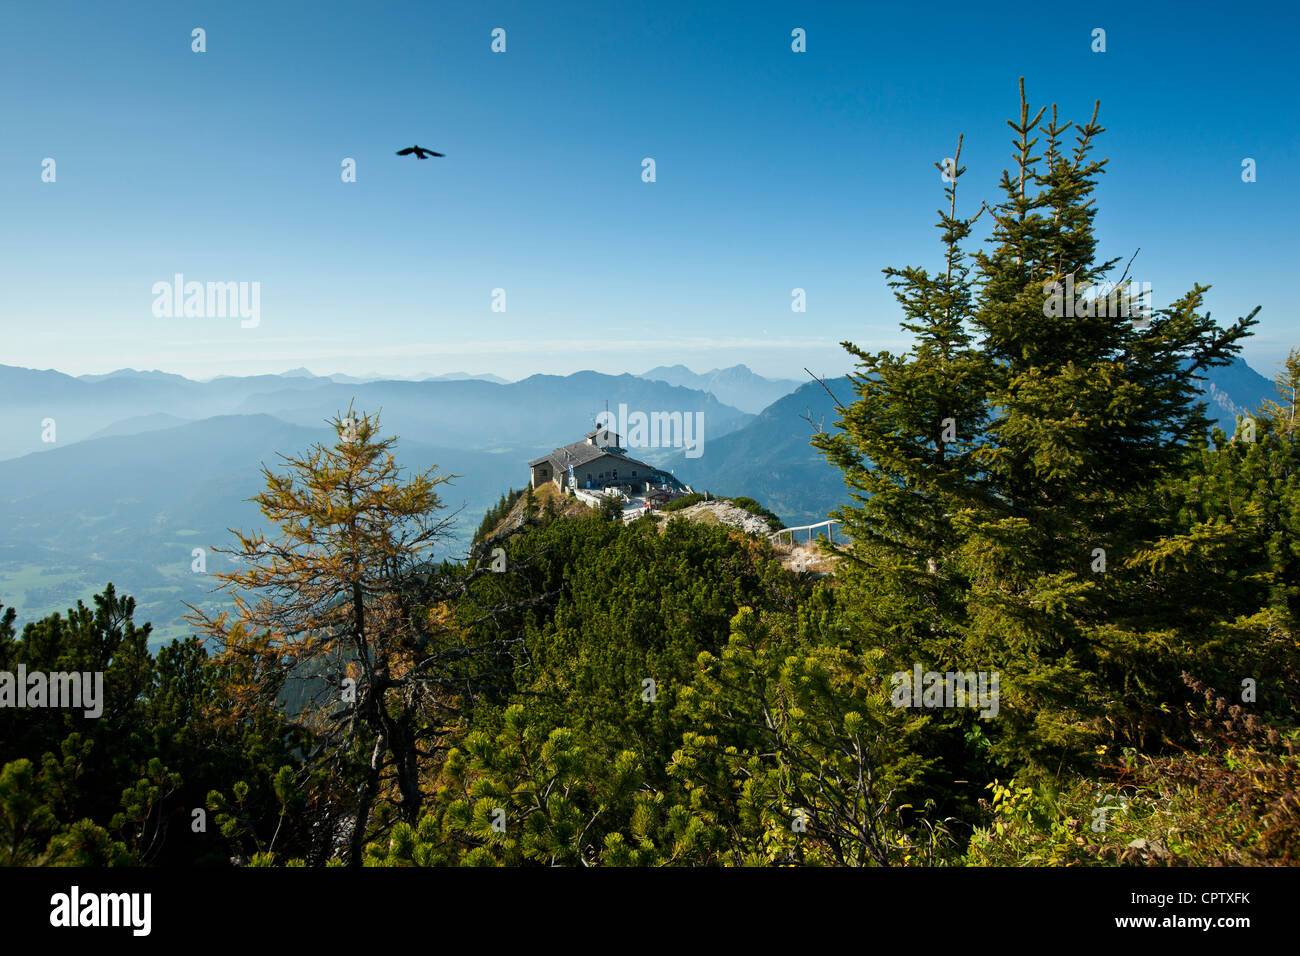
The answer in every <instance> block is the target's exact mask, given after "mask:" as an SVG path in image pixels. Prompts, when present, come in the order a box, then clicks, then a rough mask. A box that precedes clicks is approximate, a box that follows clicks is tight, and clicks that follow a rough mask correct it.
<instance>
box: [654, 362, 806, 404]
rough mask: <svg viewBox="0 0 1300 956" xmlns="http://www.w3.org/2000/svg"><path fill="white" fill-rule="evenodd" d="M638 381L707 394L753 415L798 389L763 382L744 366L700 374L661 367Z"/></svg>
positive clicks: (790, 384) (682, 367)
mask: <svg viewBox="0 0 1300 956" xmlns="http://www.w3.org/2000/svg"><path fill="white" fill-rule="evenodd" d="M640 377H641V378H645V379H650V380H651V381H658V382H666V383H668V384H669V385H680V386H682V387H684V388H694V389H698V390H699V391H701V392H709V393H711V394H713V395H716V396H717V398H718V400H719V401H720V402H724V403H726V404H727V405H732V406H734V407H736V408H739V409H740V410H741V411H744V412H750V413H753V414H757V413H758V412H761V411H762V410H763V409H765V408H767V406H769V405H771V404H772V403H773V402H775V401H776V400H777V399H779V398H780V397H781V396H783V395H788V394H790V393H791V392H793V391H794V390H795V389H796V388H798V387H799V382H797V381H794V380H792V379H784V378H783V379H772V378H764V377H763V376H762V375H757V374H755V373H754V372H753V371H751V370H750V368H749V366H747V365H733V366H731V367H730V368H715V369H710V370H709V371H707V372H703V373H697V372H692V371H691V370H690V369H689V368H687V367H686V366H685V365H660V366H658V367H656V368H652V369H650V371H648V372H643V373H641V376H640Z"/></svg>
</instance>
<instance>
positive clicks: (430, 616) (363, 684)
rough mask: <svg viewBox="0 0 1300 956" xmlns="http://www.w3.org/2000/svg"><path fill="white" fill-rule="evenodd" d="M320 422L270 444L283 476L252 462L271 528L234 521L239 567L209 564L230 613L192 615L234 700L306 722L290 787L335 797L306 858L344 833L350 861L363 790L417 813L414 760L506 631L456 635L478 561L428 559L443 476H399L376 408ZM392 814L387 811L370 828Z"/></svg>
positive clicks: (358, 840)
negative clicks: (466, 564)
mask: <svg viewBox="0 0 1300 956" xmlns="http://www.w3.org/2000/svg"><path fill="white" fill-rule="evenodd" d="M331 424H332V425H333V427H334V429H335V432H336V434H337V436H338V440H337V442H336V443H335V444H334V445H333V446H332V447H326V446H324V445H316V446H313V448H312V449H310V450H309V452H308V453H307V454H305V455H302V456H283V457H284V461H285V463H286V464H287V465H288V466H289V472H288V473H287V474H283V475H279V474H274V473H272V472H271V471H270V469H267V468H266V467H265V466H264V467H263V471H264V474H265V478H266V483H267V488H266V490H265V491H264V492H262V493H261V494H260V495H258V496H256V497H255V498H254V499H253V500H254V501H256V502H257V503H258V504H259V505H260V506H261V509H262V511H263V513H264V514H265V515H266V516H267V518H268V519H269V520H270V521H272V522H273V523H274V524H275V525H277V526H278V528H279V532H280V535H279V537H278V538H277V539H275V540H273V541H271V540H267V539H266V538H265V537H264V536H263V535H261V534H255V535H246V534H243V533H240V532H236V535H237V537H238V540H239V547H238V548H237V549H236V552H235V553H236V556H237V557H238V558H239V560H240V561H241V562H244V563H245V564H246V565H247V567H246V568H245V569H243V570H240V571H236V572H234V573H230V574H222V575H219V578H220V579H221V581H222V587H223V588H225V589H227V590H229V591H231V592H232V594H233V597H234V602H235V608H236V610H235V614H234V616H233V620H232V619H231V615H229V614H227V613H225V612H223V613H221V614H220V615H218V616H217V617H215V618H213V617H209V616H207V615H205V614H203V613H202V612H199V611H195V613H194V614H193V615H191V620H193V621H194V622H195V624H196V626H197V627H198V628H200V629H201V631H202V632H203V633H204V634H205V635H206V636H207V637H208V638H210V639H212V640H213V641H214V642H215V644H216V646H217V647H218V648H219V649H220V651H221V660H222V662H223V663H224V664H225V665H226V666H228V667H230V668H232V671H231V673H233V674H243V675H244V683H243V684H242V685H235V693H236V695H237V699H236V701H235V705H236V707H238V708H244V709H246V710H247V711H248V712H249V713H258V712H261V711H262V710H264V709H266V708H269V707H274V706H276V705H277V702H279V701H286V700H287V701H288V702H289V704H290V705H291V706H292V707H293V708H295V709H296V711H297V720H298V723H299V724H301V725H302V726H304V727H305V728H306V729H308V730H309V731H310V732H311V734H312V738H313V741H314V742H313V746H312V748H311V750H310V753H309V760H308V763H309V766H308V768H307V770H306V772H305V773H304V774H303V780H302V784H303V785H304V786H308V787H310V788H316V792H314V793H313V794H312V795H311V796H312V797H313V801H312V802H314V803H316V804H318V805H319V804H325V805H329V806H332V807H334V809H333V811H331V813H330V814H329V815H328V816H327V817H326V818H325V820H324V824H325V825H323V826H321V827H320V828H319V829H320V834H319V837H320V840H319V842H318V846H317V850H316V854H317V855H316V856H315V857H314V858H313V860H312V861H311V862H323V861H324V859H325V856H322V855H321V854H326V855H328V854H330V853H332V842H333V840H334V837H333V836H332V835H331V834H334V833H339V832H345V833H346V834H347V836H348V839H349V841H350V846H351V849H350V862H351V864H352V865H354V866H359V865H360V864H361V862H362V856H363V850H364V847H365V843H366V840H367V839H369V838H370V837H371V836H372V834H371V833H370V831H369V828H370V822H371V814H372V810H373V809H374V808H375V807H376V803H377V801H380V800H384V801H385V802H388V801H389V799H390V798H391V802H392V803H393V804H395V813H396V816H397V817H398V818H400V819H403V820H405V821H406V822H408V823H415V822H416V821H417V820H418V816H419V812H420V807H421V804H422V802H423V791H422V782H421V774H422V770H421V759H422V758H423V757H425V756H427V755H428V754H429V753H430V752H431V750H433V749H436V747H437V745H438V741H439V740H440V739H441V737H442V736H443V735H444V734H445V732H446V730H447V728H448V727H450V726H454V725H455V724H456V722H457V721H458V719H459V717H458V714H459V707H461V706H462V705H463V704H464V702H465V701H466V700H467V699H468V698H469V697H472V695H473V694H474V693H475V691H476V689H477V688H478V686H479V684H480V681H479V680H478V679H477V676H476V674H477V671H476V665H477V663H478V662H479V661H480V660H483V659H485V658H486V659H492V658H494V656H495V655H498V654H508V651H509V647H508V645H513V644H515V643H517V639H514V638H513V637H511V638H505V639H503V640H501V641H496V642H491V641H485V642H481V643H480V644H479V645H478V646H476V647H473V648H470V647H468V646H465V644H464V642H463V641H462V640H461V637H462V632H461V628H460V627H459V625H457V624H456V623H454V622H453V621H452V620H451V615H450V613H449V611H448V610H447V608H446V601H447V600H448V599H449V598H450V596H452V595H454V594H455V593H458V591H459V590H460V589H463V587H464V584H465V582H466V581H468V580H470V579H471V578H472V577H474V576H477V575H478V574H481V573H484V571H485V569H484V568H483V567H477V568H475V569H474V570H472V571H471V572H470V573H469V574H468V575H458V574H456V573H454V572H452V571H450V570H449V569H448V568H447V567H446V566H445V565H444V566H439V565H437V564H435V563H434V562H433V561H432V560H431V555H430V549H431V548H432V547H433V546H434V545H435V544H436V543H437V542H439V541H440V540H443V539H445V538H446V537H447V535H448V527H449V519H448V518H447V517H445V516H441V515H439V512H440V510H441V509H442V501H441V499H440V497H439V495H438V492H437V489H438V487H439V486H440V485H442V484H444V483H446V482H447V481H449V480H450V479H451V478H452V477H453V476H450V475H445V474H438V473H437V471H436V466H435V467H434V468H430V469H429V470H428V471H426V472H423V473H420V474H416V475H411V476H404V475H403V474H402V470H401V468H400V467H399V466H398V464H397V461H396V458H395V456H394V454H393V452H392V446H393V444H394V442H395V441H396V439H395V438H393V437H388V438H384V439H381V438H380V437H379V423H378V419H377V418H376V417H373V416H369V415H357V414H354V413H353V412H352V410H351V409H349V410H348V413H347V415H346V417H344V416H336V417H335V418H334V419H333V420H332V421H331ZM480 557H481V555H480ZM480 564H481V562H480ZM489 669H491V668H490V667H489ZM349 791H350V794H349ZM391 822H392V818H391V815H390V814H389V813H388V811H385V814H384V815H383V817H382V818H381V825H391Z"/></svg>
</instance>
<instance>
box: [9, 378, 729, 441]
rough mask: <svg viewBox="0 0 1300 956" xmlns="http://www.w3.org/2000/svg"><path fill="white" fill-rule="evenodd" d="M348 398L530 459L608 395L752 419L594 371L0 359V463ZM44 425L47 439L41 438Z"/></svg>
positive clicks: (410, 430)
mask: <svg viewBox="0 0 1300 956" xmlns="http://www.w3.org/2000/svg"><path fill="white" fill-rule="evenodd" d="M354 400H355V407H356V408H357V409H359V410H365V411H370V412H375V411H381V410H382V415H383V419H382V421H383V425H384V428H385V430H386V431H387V432H388V433H389V434H393V433H396V434H398V435H401V436H403V437H410V438H413V439H415V440H418V441H429V442H436V443H437V444H439V445H442V446H450V447H463V448H468V449H483V450H486V449H499V450H505V449H519V450H522V451H523V452H531V455H530V456H529V457H533V456H536V455H538V454H541V453H542V452H544V451H550V450H551V449H552V448H555V447H556V446H558V445H562V444H565V443H567V442H570V441H573V440H574V439H575V438H577V437H581V435H582V433H583V432H585V431H587V430H588V429H590V428H591V427H592V424H593V422H594V419H595V416H596V414H597V413H598V412H599V411H600V410H601V409H602V408H604V407H605V404H606V403H608V405H609V407H610V408H617V407H618V405H619V404H620V403H626V404H627V405H628V407H629V408H633V409H642V410H645V411H651V410H664V411H681V412H692V413H693V412H703V413H704V416H705V423H706V427H707V434H708V435H713V436H716V435H723V434H726V433H727V432H728V431H732V430H734V429H735V428H738V427H739V426H740V425H742V424H744V423H745V422H746V421H748V420H749V419H750V418H751V417H752V416H751V415H747V414H746V413H744V412H741V411H740V410H738V409H736V408H733V407H731V406H729V405H726V404H724V403H722V402H721V401H719V400H718V399H717V398H716V397H714V396H712V395H707V394H705V393H703V392H700V391H697V390H694V389H690V388H683V387H678V386H673V385H668V384H666V383H664V382H660V381H651V380H648V379H644V378H640V377H638V376H635V375H626V374H624V375H602V374H600V373H598V372H577V373H574V374H573V375H567V376H557V375H533V376H531V377H529V378H526V379H523V380H522V381H518V382H508V383H504V384H502V383H498V382H490V381H484V380H482V379H474V378H468V377H466V378H448V379H443V380H435V381H423V382H409V381H391V380H381V381H375V382H358V383H341V382H335V381H333V380H332V379H329V378H324V377H316V376H310V375H300V374H292V375H252V376H246V377H218V378H214V379H212V380H211V381H207V382H197V381H193V380H191V379H187V378H183V377H181V376H179V375H169V374H167V373H161V372H137V371H133V370H122V371H121V372H115V373H110V374H108V375H104V376H90V377H83V378H76V377H73V376H71V375H64V374H63V373H61V372H55V371H37V370H34V369H25V368H18V367H14V366H8V365H0V410H3V412H4V414H3V415H0V460H2V459H5V458H13V457H17V456H19V455H25V454H28V453H31V452H37V451H40V452H46V451H49V450H50V449H52V448H54V447H57V446H59V445H63V444H68V443H71V442H74V441H81V440H83V439H87V438H90V437H91V436H94V435H96V434H98V433H100V432H102V431H103V430H105V429H112V431H111V432H110V433H112V434H123V433H126V432H127V431H128V430H129V429H130V428H133V427H137V426H141V427H145V428H147V427H149V426H148V422H149V420H150V418H149V417H150V416H154V415H158V414H160V413H161V414H166V415H170V416H174V417H176V418H179V419H191V420H196V419H202V418H208V417H211V416H213V415H231V414H241V415H255V414H269V415H275V416H277V417H279V418H281V419H283V420H284V421H287V422H291V423H294V424H298V425H304V426H308V427H313V428H314V427H318V426H320V425H321V424H323V422H324V421H325V420H326V419H328V418H330V417H331V416H333V415H335V414H337V413H339V412H342V411H344V410H346V409H347V407H348V405H349V403H351V402H353V401H354ZM49 423H52V425H51V424H49ZM51 428H52V430H53V431H52V434H53V437H54V441H52V442H51V441H45V440H44V439H45V438H46V437H48V436H49V435H50V433H51ZM524 460H527V459H524Z"/></svg>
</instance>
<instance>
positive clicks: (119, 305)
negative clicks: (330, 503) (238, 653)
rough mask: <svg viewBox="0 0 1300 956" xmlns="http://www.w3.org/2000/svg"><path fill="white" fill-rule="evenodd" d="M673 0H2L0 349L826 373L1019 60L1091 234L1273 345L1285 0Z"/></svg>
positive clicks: (349, 365)
mask: <svg viewBox="0 0 1300 956" xmlns="http://www.w3.org/2000/svg"><path fill="white" fill-rule="evenodd" d="M702 6H704V5H701V4H697V3H689V2H687V3H673V2H664V0H656V2H650V3H640V2H619V3H616V4H609V3H590V4H566V3H547V4H538V3H535V2H530V3H473V4H459V5H454V6H453V5H446V4H436V5H435V4H403V3H382V4H357V3H348V4H334V3H311V4H308V3H292V4H291V3H236V2H223V3H210V4H186V3H176V2H169V3H130V4H124V3H123V4H106V3H103V2H94V3H42V4H21V5H20V4H7V5H5V6H4V7H3V8H0V121H2V124H3V132H2V133H0V221H3V223H4V228H3V229H0V280H3V282H2V285H0V289H2V290H3V291H2V292H0V322H2V323H3V325H2V329H3V335H2V336H0V363H4V364H11V365H25V366H31V367H38V368H50V367H52V368H57V369H60V370H62V371H67V372H70V373H73V374H81V373H84V372H104V371H108V370H111V369H114V368H118V367H122V366H132V367H137V368H162V369H165V370H167V371H173V372H179V373H181V374H185V375H190V376H192V377H205V376H209V375H214V374H219V373H227V374H251V373H255V372H267V371H282V370H284V369H287V368H291V367H296V366H306V367H308V368H310V369H311V370H312V371H314V372H317V373H328V372H347V373H351V374H366V373H374V372H379V373H385V374H393V375H400V376H405V375H415V374H417V373H424V372H431V373H441V372H449V371H456V370H465V371H470V372H480V371H492V372H496V373H498V374H501V375H505V376H507V377H510V378H516V377H522V376H524V375H527V374H530V373H532V372H550V373H559V374H563V373H568V372H571V371H575V370H578V369H583V368H593V369H597V370H600V371H607V372H622V371H632V372H640V371H644V370H645V369H647V368H650V367H651V366H655V365H659V364H674V363H678V362H681V363H683V364H686V365H689V366H691V367H692V368H695V369H697V370H704V369H707V368H712V367H715V366H720V365H732V364H735V363H737V362H744V363H746V364H748V365H750V366H751V367H752V368H754V369H755V370H756V371H758V372H760V373H762V374H766V375H770V376H780V377H789V378H803V377H804V374H803V371H802V369H803V367H804V366H808V367H809V368H811V369H812V370H813V371H816V372H824V373H828V374H833V373H837V372H840V371H843V370H845V369H846V368H847V367H848V363H847V360H846V357H845V355H844V353H843V351H842V350H841V349H840V348H839V346H838V344H837V343H838V342H839V341H841V340H843V339H845V338H848V339H852V340H853V341H856V342H857V343H859V344H860V345H863V346H866V347H870V348H886V347H889V348H896V347H899V346H900V345H901V344H902V343H903V340H902V339H901V338H900V333H899V331H898V328H897V322H898V311H897V308H896V307H895V304H894V301H893V299H892V297H891V296H890V294H889V290H888V288H887V286H886V285H885V280H884V277H883V276H882V275H881V274H880V270H881V269H882V268H884V267H886V266H890V265H894V266H903V265H908V264H915V265H925V266H933V265H935V264H936V263H937V262H938V253H939V246H938V243H937V238H936V236H937V233H936V231H935V230H934V229H933V228H932V226H933V223H934V221H935V218H936V217H935V210H936V209H937V208H938V206H939V204H940V202H941V201H942V194H941V190H942V187H943V184H942V183H941V182H940V179H939V175H938V173H937V171H936V170H935V169H934V168H933V166H932V164H933V163H934V162H936V161H938V160H940V159H942V158H943V157H945V156H950V155H952V151H953V147H954V145H955V142H956V138H957V134H958V133H964V134H965V148H964V151H963V161H964V163H965V165H966V166H967V168H968V171H967V174H966V176H965V177H964V178H963V180H962V190H963V191H962V194H961V196H960V199H961V200H962V202H961V205H962V206H964V207H965V209H966V211H967V212H969V211H972V210H973V209H975V208H977V207H978V202H979V200H980V199H990V200H992V199H995V198H996V197H997V194H996V192H995V187H996V183H997V180H998V177H999V175H1000V172H1001V170H1002V169H1003V168H1004V167H1005V166H1006V165H1007V163H1008V160H1009V154H1010V145H1009V144H1010V136H1011V133H1010V130H1008V129H1007V127H1006V125H1005V120H1006V119H1007V118H1008V117H1010V116H1012V115H1013V113H1014V111H1015V110H1016V108H1017V90H1016V84H1017V78H1018V77H1019V76H1021V75H1024V76H1025V77H1026V84H1027V88H1028V93H1029V96H1030V98H1031V101H1032V102H1033V103H1034V104H1036V105H1041V104H1044V103H1051V102H1056V103H1058V104H1059V106H1060V110H1061V115H1062V116H1063V117H1064V118H1068V119H1077V120H1080V121H1082V120H1085V119H1087V116H1088V114H1089V113H1090V111H1091V107H1092V102H1093V100H1094V99H1100V100H1101V101H1102V112H1101V121H1102V123H1103V124H1104V125H1105V126H1106V127H1107V133H1106V134H1105V135H1103V136H1102V137H1101V139H1100V141H1099V144H1098V145H1099V149H1098V151H1099V154H1100V155H1102V156H1108V157H1110V165H1109V167H1108V172H1107V173H1106V175H1105V176H1104V177H1103V178H1102V185H1101V188H1100V190H1099V192H1098V204H1099V207H1100V215H1099V220H1098V228H1099V234H1100V238H1101V241H1102V252H1103V253H1104V254H1106V255H1108V256H1122V257H1123V258H1124V259H1125V260H1126V259H1127V258H1128V256H1129V255H1131V254H1132V253H1133V251H1134V250H1135V249H1136V248H1138V247H1141V253H1140V254H1139V255H1138V258H1137V260H1136V262H1135V263H1134V265H1133V267H1132V275H1133V278H1135V279H1137V280H1140V281H1147V282H1150V283H1152V288H1153V299H1154V302H1155V304H1156V306H1157V307H1159V306H1161V305H1164V304H1166V303H1167V302H1169V301H1171V300H1172V299H1174V298H1177V297H1178V296H1179V295H1181V294H1182V293H1183V292H1184V291H1185V290H1186V289H1187V288H1188V287H1189V286H1190V285H1191V284H1192V283H1193V282H1197V281H1200V282H1205V283H1211V284H1213V286H1214V288H1213V290H1212V291H1211V293H1210V297H1209V305H1210V308H1211V310H1212V311H1213V312H1214V314H1215V315H1216V316H1218V317H1219V318H1221V319H1229V318H1233V317H1235V316H1237V315H1239V314H1242V313H1244V312H1246V311H1248V310H1249V309H1251V308H1253V307H1254V306H1255V305H1260V306H1262V307H1263V308H1262V312H1261V319H1262V323H1261V325H1260V327H1259V329H1258V333H1257V335H1256V336H1255V338H1254V340H1253V341H1252V342H1251V343H1250V344H1248V345H1247V347H1246V349H1245V353H1244V354H1245V355H1246V358H1247V359H1248V360H1249V361H1250V362H1251V363H1252V364H1253V365H1254V366H1255V367H1256V368H1257V369H1259V370H1260V371H1262V372H1264V373H1265V374H1272V372H1273V371H1274V370H1275V363H1276V362H1278V361H1279V360H1280V359H1281V358H1282V357H1283V356H1284V355H1285V353H1286V351H1287V349H1288V348H1289V347H1290V346H1292V345H1300V323H1297V321H1296V319H1297V312H1296V306H1295V302H1294V297H1293V295H1291V294H1289V293H1290V289H1289V288H1288V286H1289V285H1290V279H1291V276H1292V274H1293V272H1294V265H1295V263H1296V261H1297V258H1298V255H1300V239H1297V234H1296V229H1295V226H1294V218H1295V217H1294V213H1295V210H1296V206H1297V202H1296V191H1295V186H1294V162H1295V156H1296V155H1297V153H1298V151H1300V143H1298V142H1297V139H1298V138H1300V135H1298V134H1297V125H1296V115H1297V110H1296V99H1297V94H1296V89H1297V86H1296V80H1297V75H1296V74H1297V70H1296V69H1295V67H1294V62H1295V61H1294V55H1293V53H1294V47H1295V44H1296V41H1297V34H1298V33H1300V31H1297V25H1298V22H1297V21H1298V18H1300V14H1298V13H1297V12H1296V8H1295V7H1294V5H1288V4H1281V3H1279V4H1277V5H1275V6H1270V5H1269V4H1253V5H1250V6H1248V7H1247V6H1237V5H1225V4H1209V3H1205V4H1200V3H1178V4H1151V5H1137V4H1133V3H1123V4H1107V3H1096V4H1087V5H1079V4H1074V5H1067V6H1066V8H1064V9H1062V8H1061V7H1060V6H1058V5H1052V4H1024V3H1014V4H1011V3H1007V4H960V5H958V4H945V3H934V2H927V3H908V4H898V3H890V4H869V5H868V4H856V3H855V4H849V3H845V4H817V3H780V4H778V3H746V4H743V5H740V4H735V5H728V6H730V7H731V9H730V10H727V9H723V8H722V7H721V5H709V6H710V7H711V9H701V7H702ZM1024 11H1031V15H1030V16H1029V17H1026V16H1025V14H1024ZM194 27H202V28H203V29H205V30H206V35H207V37H206V39H207V52H205V53H202V54H199V53H194V52H192V51H191V30H192V29H193V28H194ZM496 27H501V28H504V29H505V30H506V52H505V53H504V54H494V53H493V52H492V51H491V49H490V44H491V31H492V30H493V29H494V28H496ZM796 27H800V28H803V29H804V30H805V31H806V33H807V48H808V49H807V52H806V53H802V54H796V53H794V52H792V51H791V48H790V44H791V39H790V34H791V30H792V29H794V28H796ZM1096 27H1101V28H1103V29H1105V30H1106V32H1107V36H1106V40H1107V51H1106V52H1105V53H1093V52H1092V51H1091V49H1090V46H1091V42H1092V37H1091V33H1092V30H1093V29H1094V28H1096ZM1288 63H1290V64H1292V65H1289V66H1288V65H1287V64H1288ZM413 143H419V144H420V145H422V146H426V147H431V148H433V149H437V150H440V151H442V152H445V153H446V154H447V157H446V158H445V159H437V160H429V161H427V162H420V161H417V160H416V159H414V157H406V158H399V157H397V156H394V155H393V153H394V150H396V149H398V148H401V147H404V146H409V145H412V144H413ZM45 157H50V158H53V159H54V160H55V161H56V163H57V167H56V171H57V180H56V181H55V182H54V183H45V182H42V181H41V164H42V160H43V159H44V158H45ZM345 157H351V158H354V159H355V160H356V163H357V182H355V183H343V182H342V181H341V178H340V171H341V166H340V164H341V162H342V161H343V159H344V158H345ZM644 157H653V158H654V160H655V162H656V173H657V181H656V182H654V183H644V182H642V180H641V168H642V167H641V161H642V159H643V158H644ZM1244 157H1251V158H1253V159H1255V160H1256V162H1257V169H1258V173H1257V176H1258V179H1257V181H1256V182H1254V183H1243V182H1242V181H1241V162H1242V159H1243V158H1244ZM176 273H182V274H184V275H185V277H186V279H187V280H198V281H248V282H254V281H256V282H259V283H260V284H261V286H260V287H261V315H260V321H259V324H258V325H257V327H256V328H242V327H241V324H240V322H239V321H238V320H237V319H231V318H202V319H200V318H188V319H186V318H158V317H155V316H154V315H153V313H152V308H151V307H152V304H153V300H154V297H153V294H152V292H151V288H152V286H153V284H154V283H155V282H158V281H160V280H170V279H171V277H172V276H173V275H174V274H176ZM795 287H801V288H804V289H805V290H806V294H807V312H806V313H803V314H799V313H794V312H792V311H791V308H790V302H791V289H792V288H795ZM496 288H503V289H505V290H506V311H505V312H504V313H501V312H493V311H492V310H491V307H490V306H491V296H492V290H493V289H496Z"/></svg>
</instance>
